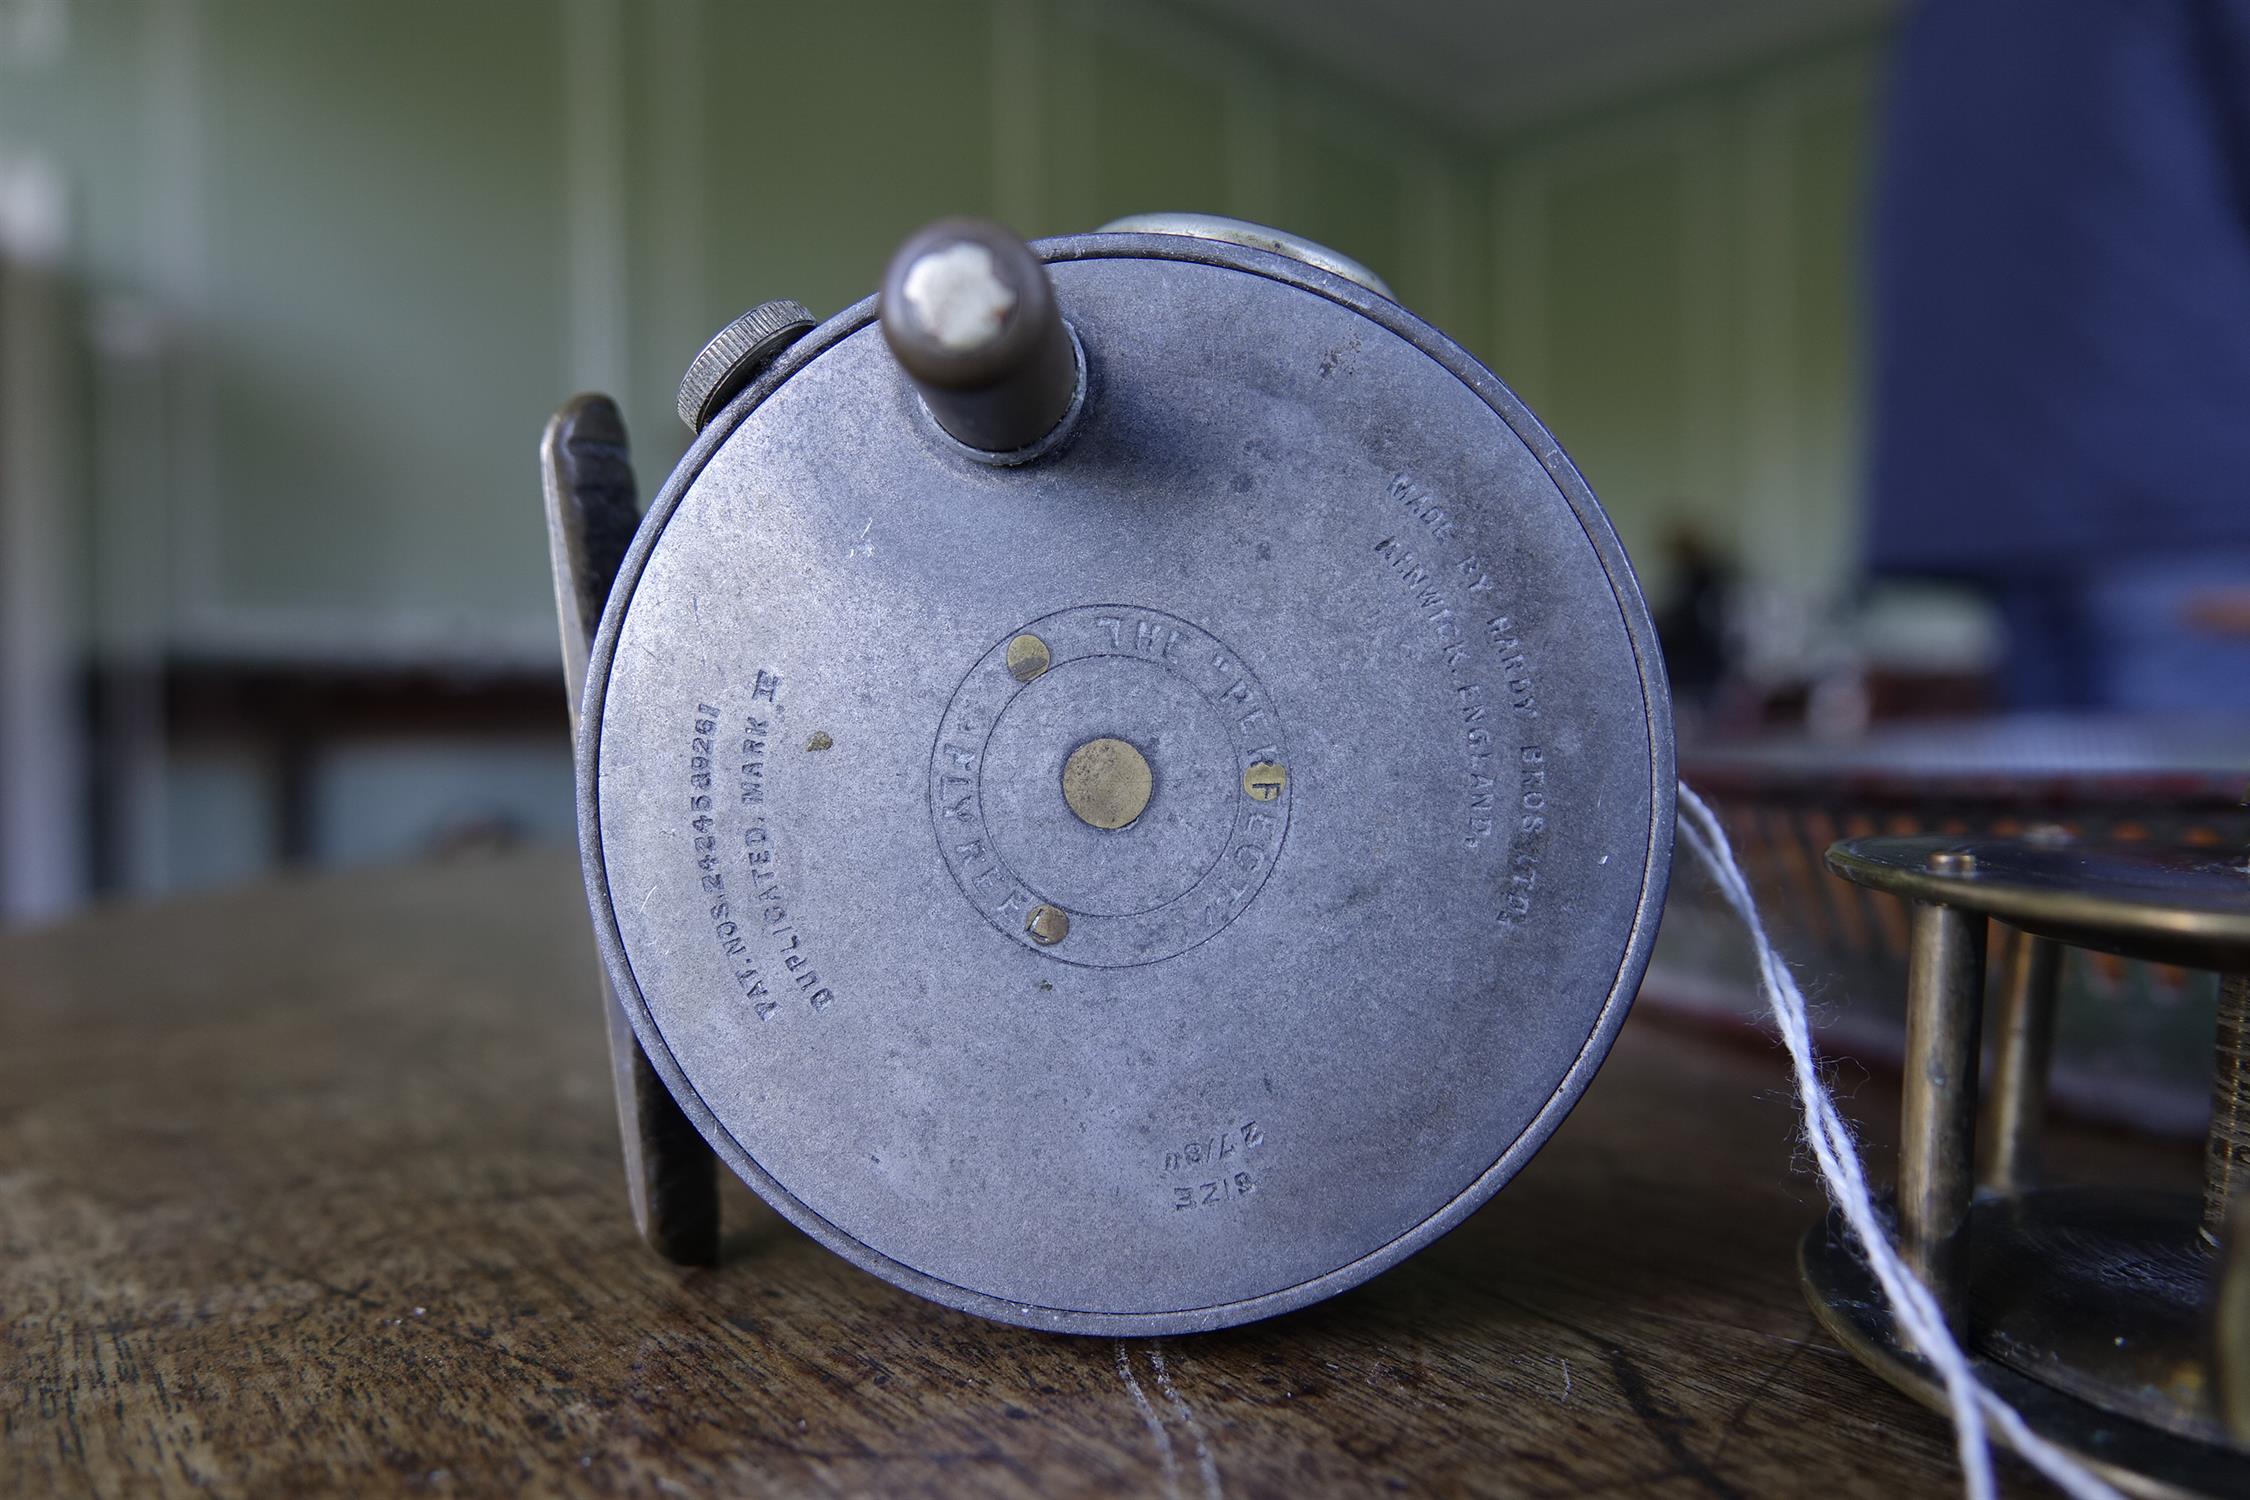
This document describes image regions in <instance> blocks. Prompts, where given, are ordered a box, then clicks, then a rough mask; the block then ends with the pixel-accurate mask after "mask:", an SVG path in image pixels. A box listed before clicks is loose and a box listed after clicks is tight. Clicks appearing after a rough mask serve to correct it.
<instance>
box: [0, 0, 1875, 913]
mask: <svg viewBox="0 0 2250 1500" xmlns="http://www.w3.org/2000/svg"><path fill="white" fill-rule="evenodd" d="M57 9H59V12H60V13H61V14H63V15H64V17H65V19H66V23H67V24H66V28H65V30H66V35H65V36H64V39H63V45H62V46H61V47H60V49H59V50H55V51H54V52H52V54H51V55H40V56H29V55H11V54H8V53H7V52H6V51H5V50H4V48H0V151H9V152H23V151H30V152H33V153H37V154H40V155H43V156H45V157H47V158H49V159H51V160H52V161H54V162H56V163H57V164H59V165H60V166H61V168H62V169H63V170H64V172H65V173H66V174H67V177H68V180H69V181H70V183H71V184H72V188H73V192H74V196H75V207H76V214H75V217H76V227H77V234H78V241H77V245H76V248H75V252H74V256H75V264H76V265H77V266H78V268H79V271H78V274H79V278H80V281H81V282H82V288H81V289H82V291H83V293H84V302H85V307H86V311H87V320H88V325H89V329H90V335H91V336H90V345H91V352H90V355H89V358H88V361H87V377H86V390H85V393H84V397H85V399H84V401H83V402H82V413H83V424H82V425H83V428H84V433H83V436H84V442H85V446H86V448H87V451H88V458H89V461H88V463H87V464H86V465H85V472H86V474H87V475H88V476H89V477H88V480H87V487H88V492H87V494H86V496H85V497H84V499H85V508H86V513H87V516H88V524H87V526H86V528H85V536H84V552H85V555H84V557H83V558H82V559H80V560H79V562H80V565H81V566H82V568H83V571H84V572H85V574H86V579H87V585H86V587H85V588H84V589H83V590H80V591H79V592H80V594H81V595H82V596H83V597H84V598H85V599H87V600H88V601H89V605H88V608H89V618H88V619H87V620H86V621H85V622H83V623H84V625H85V627H86V629H87V630H88V632H89V634H90V637H91V639H93V640H94V641H95V642H96V643H97V644H98V646H99V648H100V649H103V650H105V651H111V652H116V651H125V650H131V651H136V652H161V651H172V652H187V653H202V654H219V655H230V656H245V655H247V656H275V655H280V656H292V657H311V658H314V659H318V660H329V659H345V658H354V657H369V656H374V657H407V658H417V659H439V660H443V659H449V658H475V657H494V656H497V657H501V658H505V659H511V660H518V661H523V662H530V663H544V662H545V661H547V660H549V659H550V655H551V652H552V650H553V646H552V640H553V636H552V624H551V620H550V617H549V610H550V608H551V605H550V602H549V601H550V595H549V593H548V583H547V579H546V575H545V569H546V563H545V547H544V542H543V538H542V535H541V531H540V521H539V512H538V504H537V492H536V485H535V474H534V466H533V447H534V444H535V441H536V438H537V436H538V432H539V428H540V425H541V423H542V421H543V419H544V417H545V415H546V413H547V412H548V411H550V410H551V409H552V408H553V407H554V405H555V404H556V403H558V402H559V401H560V400H561V399H562V398H563V397H565V396H567V395H568V394H570V393H571V392H572V391H574V390H577V389H582V388H585V387H588V386H595V387H602V388H607V389H610V390H612V391H614V392H616V393H617V394H618V395H619V396H620V397H621V398H622V399H623V401H624V403H625V405H626V408H627V413H628V417H629V420H630V422H631V425H632V429H633V432H634V435H635V438H636V441H637V443H638V446H639V449H640V452H641V455H642V462H643V468H644V472H645V474H646V476H647V479H648V482H649V483H650V484H651V485H652V486H653V484H654V482H655V481H656V480H657V479H659V478H660V477H661V476H662V474H663V473H664V472H665V470H666V469H667V468H668V467H669V466H670V464H671V462H672V460H673V459H674V458H675V457H676V455H677V454H678V453H679V451H680V450H681V448H682V447H683V446H684V443H685V434H684V433H683V432H682V431H681V430H680V428H679V425H678V423H677V421H676V419H675V418H674V417H673V416H672V414H671V396H672V389H673V386H674V384H675V382H676V380H677V377H678V373H679V371H680V370H681V369H682V368H683V367H684V365H685V364H686V362H687V360H688V359H689V357H690V356H691V355H692V354H693V353H694V351H695V350H696V348H697V347H698V346H699V345H700V343H701V342H702V340H703V339H704V337H706V336H707V334H708V333H709V332H710V330H711V329H712V328H714V327H715V326H717V325H718V324H719V323H720V322H722V321H723V320H724V319H726V318H727V317H729V316H731V315H733V314H734V313H736V312H738V311H740V310H741V309H742V308H744V307H746V306H748V305H750V304H752V303H754V302H756V301H759V300H762V299H765V298H767V297H772V296H780V295H788V296H795V297H798V298H800V299H801V300H804V301H806V302H808V303H809V304H811V305H812V306H813V307H814V308H815V309H816V310H819V311H823V312H826V311H832V310H834V309H836V308H838V307H840V306H842V305H844V304H845V303H847V302H849V301H852V300H856V299H857V298H858V297H859V296H861V295H864V294H865V292H866V291H867V290H868V289H869V288H870V287H871V286H872V284H873V282H874V280H875V277H876V275H877V273H878V270H879V268H880V266H881V264H882V262H883V260H884V258H885V256H886V255H887V253H888V251H889V250H890V248H891V247H892V246H893V245H894V244H895V243H896V242H897V241H898V239H899V238H900V237H901V236H902V235H903V234H904V233H905V232H906V231H908V230H909V229H911V228H912V227H913V226H914V225H916V224H917V223H919V222H921V221H923V220H926V219H928V218H931V217H933V216H936V215H938V214H941V213H947V212H962V211H966V212H977V213H990V214H995V215H998V216H1000V217H1001V218H1003V219H1005V220H1007V221H1009V222H1011V223H1013V224H1015V225H1016V226H1017V227H1018V228H1020V229H1022V230H1023V231H1025V232H1026V233H1030V234H1044V233H1056V232H1063V231H1068V230H1073V229H1080V228H1085V227H1089V226H1091V225H1094V224H1097V223H1099V222H1101V221H1103V220H1104V219H1107V218H1110V217H1114V216H1116V215H1119V214H1124V213H1130V212H1138V211H1145V210H1149V209H1156V208H1209V209H1215V210H1218V211H1220V212H1227V213H1234V214H1239V215H1242V216H1245V217H1250V218H1258V219H1264V220H1268V221H1271V222H1275V223H1278V224H1282V225H1286V226H1288V227H1291V228H1294V229H1297V230H1299V231H1301V232H1304V233H1306V234H1309V235H1311V236H1312V237H1314V238H1316V239H1320V240H1324V241H1326V242H1328V243H1330V244H1333V245H1334V246H1336V247H1337V248H1338V249H1341V250H1343V251H1345V252H1347V253H1349V254H1352V255H1354V256H1357V257H1359V258H1360V259H1362V260H1364V261H1366V262H1368V263H1369V264H1370V265H1373V266H1374V267H1375V268H1376V269H1378V270H1379V271H1380V272H1381V273H1382V274H1383V275H1385V276H1386V277H1387V278H1389V280H1390V281H1391V283H1392V284H1393V286H1395V287H1396V288H1397V289H1398V290H1399V292H1400V294H1401V296H1402V298H1403V299H1404V300H1405V301H1406V302H1407V303H1408V304H1409V305H1410V306H1412V307H1414V308H1415V309H1416V310H1417V311H1419V312H1421V313H1422V314H1424V315H1425V316H1427V317H1429V318H1430V319H1431V320H1432V321H1433V322H1436V323H1437V324H1439V325H1440V326H1442V327H1445V328H1447V329H1448V330H1449V331H1451V332H1452V333H1454V334H1455V336H1457V337H1458V338H1460V339H1461V341H1462V342H1463V343H1465V344H1467V345H1468V346H1469V347H1470V348H1471V349H1472V350H1474V351H1475V352H1477V353H1479V354H1480V355H1482V356H1483V357H1484V358H1485V359H1486V360H1487V361H1488V362H1489V363H1491V364H1492V365H1493V366H1494V367H1495V368H1496V369H1497V370H1498V371H1499V373H1500V374H1501V375H1502V377H1503V378H1505V379H1507V380H1508V381H1510V382H1511V383H1512V384H1514V385H1516V386H1517V388H1518V389H1519V390H1520V391H1521V392H1522V393H1523V394H1524V395H1525V397H1526V398H1527V399H1528V400H1529V401H1530V402H1531V403H1532V405H1533V406H1534V408H1535V409H1537V410H1538V411H1539V412H1540V413H1541V414H1542V415H1543V416H1544V417H1545V418H1546V419H1547V420H1548V421H1549V423H1550V425H1552V426H1553V427H1554V429H1555V430H1556V432H1557V433H1558V435H1559V436H1560V437H1561V438H1562V440H1563V441H1564V443H1565V445H1566V446H1567V447H1568V448H1569V449H1570V450H1571V452H1572V453H1573V454H1574V456H1576V457H1577V459H1578V460H1579V462H1580V463H1581V465H1582V466H1583V467H1584V468H1585V470H1586V471H1587V473H1588V475H1589V477H1590V478H1591V479H1592V480H1593V483H1594V485H1595V488H1596V489H1597V491H1598V492H1599V493H1600V494H1601V495H1602V497H1603V499H1604V501H1605V502H1606V503H1607V504H1608V505H1609V507H1610V509H1611V511H1612V512H1613V514H1614V515H1615V517H1616V519H1617V522H1618V525H1619V528H1620V530H1621V531H1622V532H1623V534H1624V536H1625V539H1626V543H1627V545H1628V548H1629V549H1631V550H1632V551H1633V552H1634V554H1635V556H1636V558H1637V560H1638V561H1639V562H1640V563H1641V565H1642V567H1643V570H1644V575H1653V576H1651V577H1650V578H1649V581H1650V582H1651V583H1652V585H1654V586H1656V587H1658V588H1661V586H1662V584H1663V581H1664V580H1663V578H1662V562H1661V559H1660V557H1659V556H1658V549H1657V548H1656V547H1655V545H1654V543H1655V541H1656V540H1657V538H1658V536H1659V535H1660V533H1661V530H1662V528H1663V526H1664V524H1665V519H1666V517H1667V516H1669V515H1672V514H1674V513H1675V512H1676V511H1677V509H1678V508H1679V507H1682V506H1684V507H1686V508H1687V509H1688V510H1689V511H1691V512H1692V513H1693V514H1695V515H1697V516H1699V517H1701V518H1702V519H1703V523H1704V525H1705V527H1706V529H1707V530H1709V531H1710V532H1712V533H1713V534H1714V535H1715V536H1716V537H1717V539H1718V540H1720V541H1721V542H1722V543H1724V544H1728V545H1731V546H1733V547H1735V548H1737V549H1739V550H1740V552H1741V553H1742V555H1743V556H1744V558H1745V559H1746V561H1747V562H1748V564H1749V565H1750V567H1751V569H1752V571H1753V573H1754V575H1755V576H1757V577H1759V578H1761V579H1765V580H1769V581H1776V582H1786V583H1787V584H1788V585H1789V586H1791V587H1794V588H1800V589H1807V590H1810V591H1812V592H1814V593H1816V594H1820V593H1830V592H1833V591H1835V590H1837V589H1838V588H1840V587H1841V586H1842V585H1843V583H1844V581H1845V580H1846V579H1847V578H1848V575H1849V573H1850V568H1851V555H1852V538H1853V533H1854V526H1855V515H1856V489H1857V480H1856V475H1857V466H1858V430H1859V424H1858V416H1857V413H1858V400H1859V397H1858V391H1859V379H1858V358H1859V355H1858V335H1857V332H1856V324H1855V318H1854V312H1853V305H1854V295H1855V294H1854V291H1853V286H1854V280H1855V275H1856V272H1855V266H1854V255H1853V246H1854V245H1855V243H1856V237H1857V233H1858V226H1857V223H1856V209H1857V205H1858V202H1859V198H1860V182H1861V175H1862V174H1861V159H1862V156H1863V154H1864V151H1865V138H1866V117H1867V108H1868V102H1869V98H1870V95H1871V90H1872V79H1873V75H1874V68H1875V58H1876V54H1877V47H1876V43H1875V41H1874V40H1873V39H1868V40H1864V41H1855V42H1849V43H1845V44H1839V45H1837V46H1833V47H1829V48H1827V49H1824V50H1822V51H1820V52H1816V53H1812V54H1807V55H1802V56H1795V57H1790V58H1784V59H1780V60H1777V61H1773V62H1770V63H1766V64H1763V65H1761V66H1759V67H1756V68H1753V69H1748V70H1745V71H1743V72H1740V73H1738V74H1736V75H1733V76H1729V77H1726V78H1721V79H1718V80H1715V81H1710V82H1705V83H1701V84H1697V85H1695V86H1693V87H1689V88H1680V89H1674V90H1670V91H1668V92H1666V93H1664V94H1662V95H1661V96H1659V97H1654V98H1650V99H1645V100H1639V101H1634V102H1632V103H1630V104H1628V105H1623V106H1616V107H1605V108H1603V109H1601V110H1599V111H1597V112H1595V113H1593V114H1590V115H1588V116H1587V117H1585V118H1580V119H1573V120H1566V121H1563V122H1560V123H1557V124H1554V125H1550V126H1544V127H1542V128H1540V129H1538V130H1536V131H1532V132H1527V133H1525V134H1523V135H1522V136H1520V137H1517V138H1514V139H1511V140H1508V141H1504V142H1500V143H1470V142H1466V141H1463V140H1459V139H1453V138H1448V137H1445V136H1442V135H1440V134H1438V133H1436V132H1434V131H1432V130H1431V129H1429V128H1428V127H1426V126H1424V125H1422V124H1419V123H1416V122H1415V121H1414V120H1411V119H1409V118H1407V117H1406V116H1405V115H1403V114H1402V113H1400V112H1398V111H1396V110H1392V109H1389V108H1387V107H1385V106H1384V105H1382V104H1381V103H1378V102H1376V101H1374V100H1372V99H1370V98H1368V97H1366V96H1364V95H1363V94H1361V93H1359V92H1357V91H1355V90H1353V89H1351V88H1348V87H1343V86H1340V85H1338V84H1336V83H1335V82H1334V81H1333V80H1330V79H1327V78H1324V77H1322V76H1319V75H1317V74H1315V73H1312V72H1310V71H1307V70H1306V69H1304V68H1302V67H1299V66H1297V65H1294V64H1292V63H1290V62H1287V61H1285V60H1282V59H1280V58H1278V57H1276V56H1274V55H1272V54H1270V53H1268V52H1266V51H1263V50H1260V49H1259V48H1257V47H1254V46H1251V45H1248V44H1245V43H1244V42H1243V41H1242V40H1241V39H1239V38H1238V37H1235V36H1233V35H1232V34H1230V33H1224V32H1219V31H1215V30H1213V29H1211V28H1208V27H1206V26H1204V25H1202V24H1200V23H1198V22H1195V21H1193V20H1190V19H1187V18H1186V17H1185V16H1184V15H1183V14H1182V13H1180V12H1176V11H1174V10H1172V9H1170V8H1168V7H1167V6H1166V5H1164V4H1163V3H1161V0H1155V3H1129V4H1102V3H1098V0H854V3H837V4H827V5H787V4H780V3H763V4H749V3H735V0H475V3H463V0H62V3H60V4H59V5H58V6H57ZM5 37H6V33H5V31H0V41H4V39H5ZM431 755H432V758H431V762H430V766H431V769H430V771H429V774H430V775H432V776H434V777H438V778H441V779H442V778H443V777H444V776H446V775H448V774H450V773H449V772H448V770H447V769H446V766H447V762H446V760H445V756H444V754H443V753H442V751H441V750H437V749H433V750H432V752H431ZM216 774H218V773H216V772H211V773H209V774H206V773H205V772H204V771H198V772H197V773H196V774H195V775H192V776H191V775H187V774H184V772H183V774H182V776H181V777H180V778H179V787H180V790H179V793H178V795H179V796H180V797H182V798H186V799H187V800H188V802H190V803H194V802H195V793H194V792H193V788H194V787H195V786H197V785H201V784H202V783H203V782H205V781H210V780H211V776H212V775H216ZM245 774H250V773H245ZM386 774H390V773H386ZM400 774H403V773H400ZM393 779H395V777H394V778H393ZM212 784H214V785H216V784H217V783H216V782H213V783H212ZM539 805H540V806H542V807H544V805H545V804H544V803H541V804H539ZM553 811H554V815H555V819H556V821H557V822H558V826H559V824H560V823H561V822H566V821H567V816H568V812H567V808H562V807H559V806H558V807H557V808H556V809H554V810H553ZM171 816H173V819H174V822H175V823H176V824H177V825H178V828H179V832H178V834H177V837H176V838H175V839H174V843H175V844H178V845H181V846H182V847H193V848H195V849H198V850H204V851H205V854H204V855H198V856H196V857H197V858H203V859H204V863H205V864H206V865H209V866H210V867H212V868H225V869H233V868H235V867H236V866H237V865H238V864H239V863H240V861H239V860H235V859H234V858H233V857H232V856H228V855H225V854H224V851H221V852H220V853H219V854H217V855H210V854H209V851H208V849H207V847H206V846H207V843H208V829H207V827H206V824H207V823H208V821H209V820H207V819H200V818H199V817H198V816H197V815H195V814H194V808H193V807H192V806H191V807H188V808H187V810H186V811H179V812H175V813H174V814H173V815H171ZM183 819H184V820H185V821H182V820H183ZM159 842H161V840H159ZM347 842H348V841H347ZM206 855H208V857H207V858H206V857H205V856H206ZM184 858H187V856H185V855H178V856H175V857H174V859H173V863H174V865H175V866H178V867H179V868H182V869H185V868H186V866H184V865H180V860H181V859H184ZM214 861H215V863H214Z"/></svg>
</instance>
